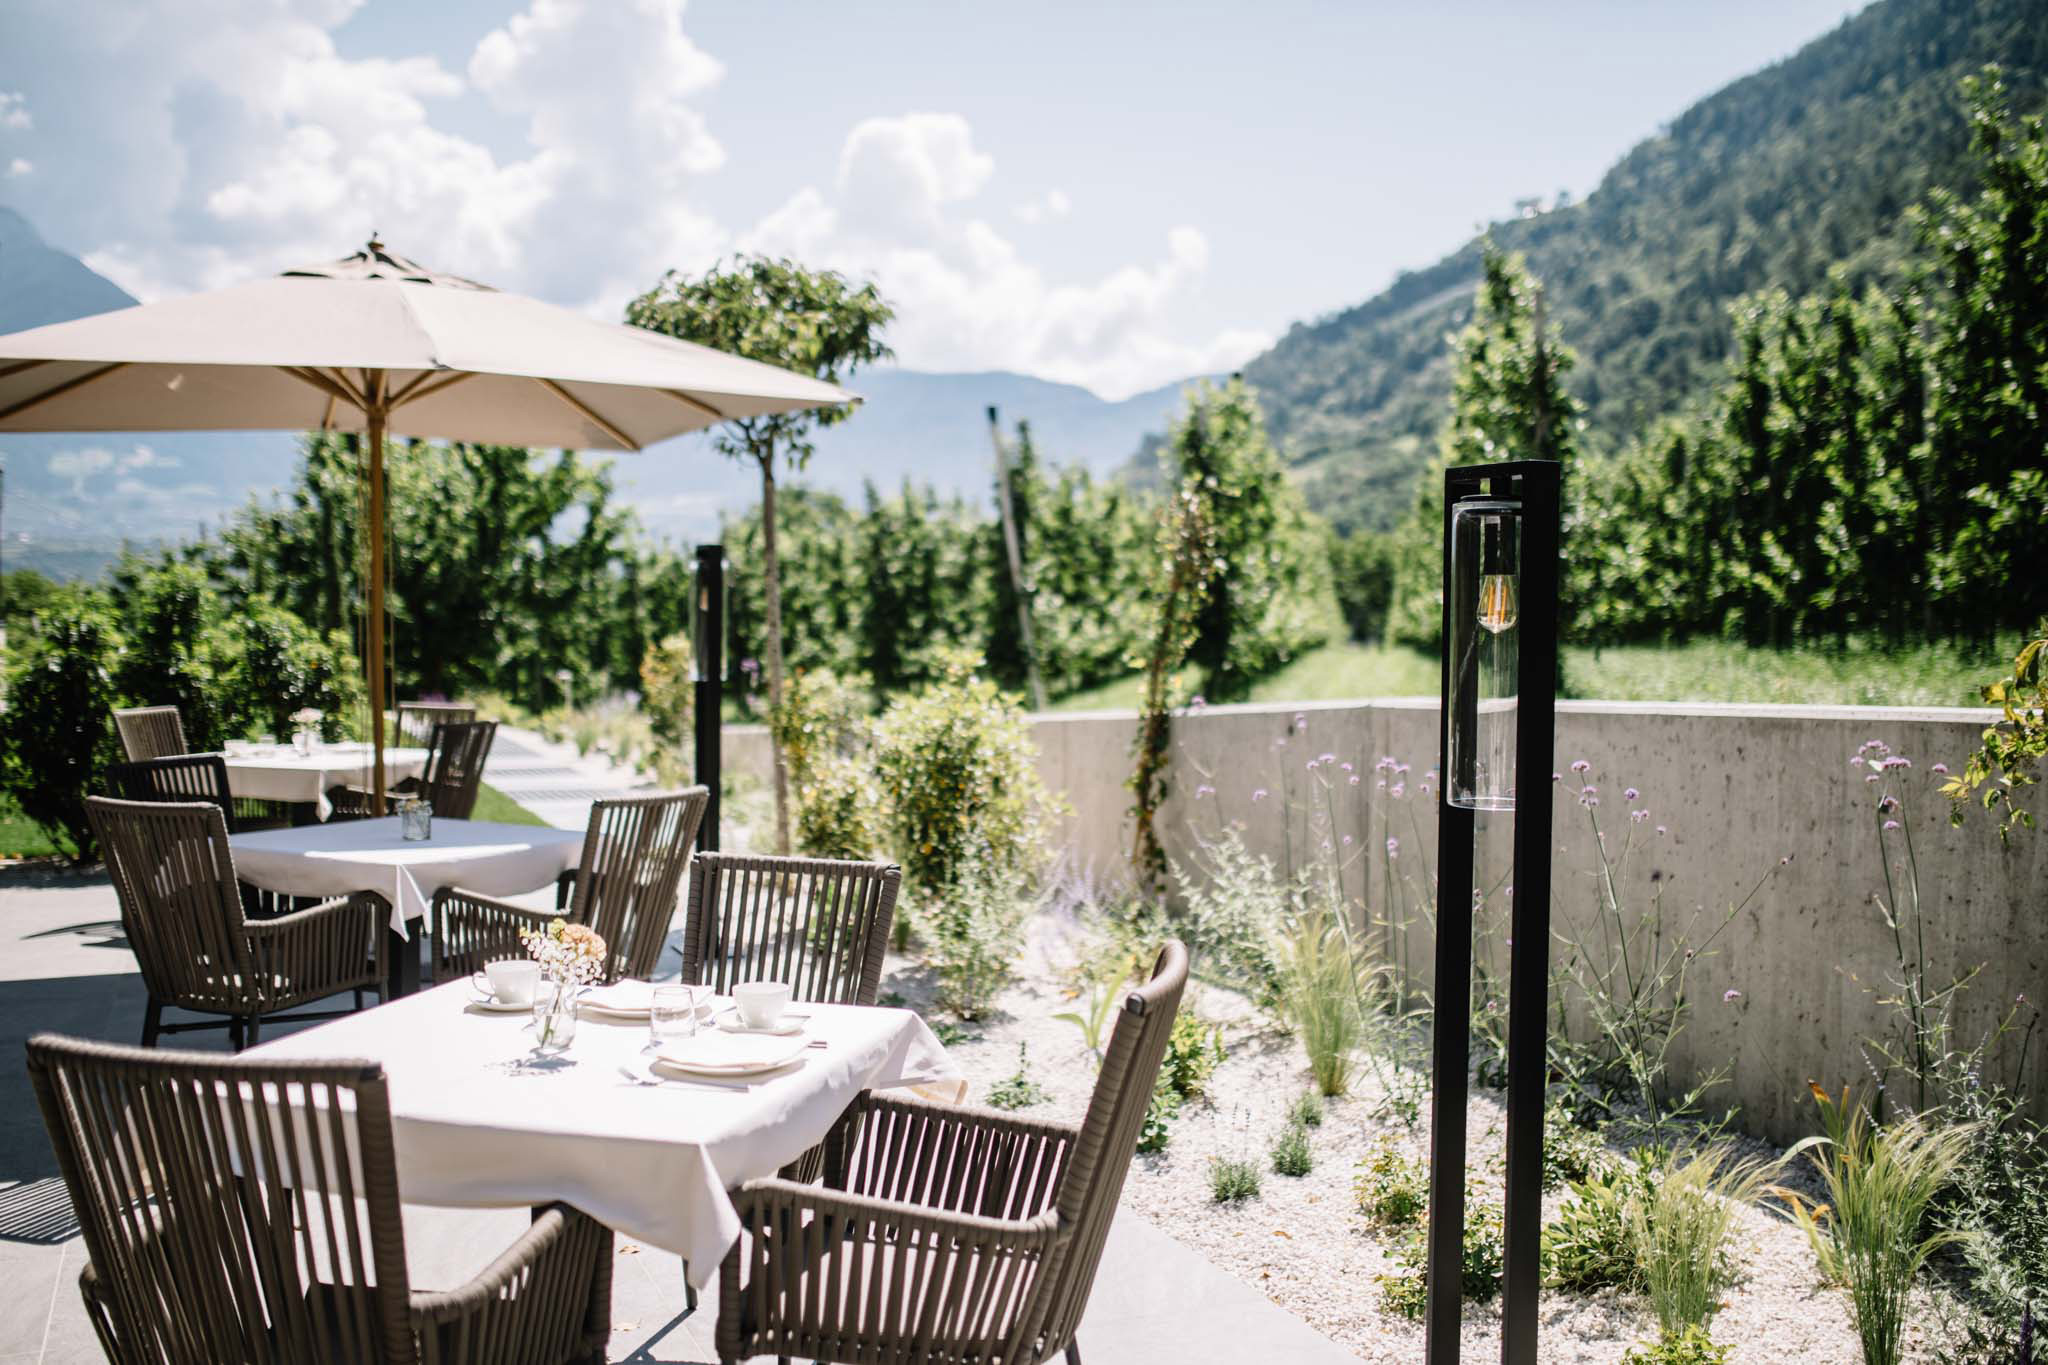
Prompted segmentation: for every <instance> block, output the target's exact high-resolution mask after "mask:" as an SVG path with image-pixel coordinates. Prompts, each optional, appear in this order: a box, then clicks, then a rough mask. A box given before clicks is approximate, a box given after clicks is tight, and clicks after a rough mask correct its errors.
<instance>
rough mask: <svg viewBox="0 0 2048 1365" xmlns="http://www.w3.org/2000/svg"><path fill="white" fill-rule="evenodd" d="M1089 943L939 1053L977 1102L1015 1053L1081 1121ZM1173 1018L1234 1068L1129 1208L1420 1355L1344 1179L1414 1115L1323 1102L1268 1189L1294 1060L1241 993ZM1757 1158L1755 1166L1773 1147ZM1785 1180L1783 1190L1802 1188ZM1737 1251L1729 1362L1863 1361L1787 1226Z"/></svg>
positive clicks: (1087, 1060) (1614, 1328) (1593, 1299)
mask: <svg viewBox="0 0 2048 1365" xmlns="http://www.w3.org/2000/svg"><path fill="white" fill-rule="evenodd" d="M1083 941H1084V940H1083V937H1082V935H1081V933H1080V930H1079V928H1078V926H1077V925H1076V923H1075V922H1074V921H1073V920H1072V919H1071V918H1070V917H1067V916H1064V915H1062V914H1061V913H1060V912H1058V911H1048V912H1045V913H1043V914H1041V915H1040V916H1039V917H1038V918H1037V919H1036V920H1034V922H1033V925H1032V933H1031V936H1030V943H1029V945H1028V947H1027V949H1026V952H1025V954H1024V956H1023V958H1022V960H1021V962H1020V965H1019V972H1018V978H1017V980H1016V982H1015V983H1014V984H1013V985H1012V986H1011V987H1010V988H1009V989H1008V990H1007V991H1005V992H1004V994H1003V996H1002V998H1001V1000H1000V1004H999V1008H998V1010H997V1011H996V1012H995V1013H994V1014H993V1015H992V1016H991V1017H990V1018H988V1019H986V1020H984V1021H981V1022H980V1023H978V1024H976V1025H973V1026H972V1027H971V1030H970V1032H969V1034H968V1036H966V1037H964V1038H962V1039H960V1040H959V1041H957V1042H955V1043H954V1044H953V1045H952V1047H951V1051H952V1054H953V1056H954V1057H955V1059H956V1060H957V1061H958V1062H959V1064H960V1067H961V1069H962V1070H963V1072H965V1074H966V1076H967V1078H968V1080H969V1082H970V1086H971V1089H970V1093H969V1101H970V1102H971V1103H977V1104H978V1103H982V1102H983V1099H984V1097H985V1096H986V1095H987V1093H988V1090H989V1088H990V1087H991V1086H993V1085H996V1084H997V1083H999V1082H1001V1081H1002V1080H1004V1079H1006V1078H1008V1077H1009V1076H1010V1075H1012V1074H1013V1073H1014V1072H1015V1071H1016V1070H1017V1058H1018V1047H1019V1045H1020V1044H1022V1045H1023V1046H1024V1047H1025V1048H1026V1049H1028V1054H1029V1058H1030V1074H1031V1077H1032V1079H1033V1080H1035V1081H1036V1082H1037V1083H1038V1084H1039V1085H1041V1086H1042V1087H1044V1088H1045V1090H1046V1091H1048V1092H1049V1098H1048V1099H1047V1101H1046V1102H1045V1103H1044V1104H1042V1105H1040V1106H1037V1107H1034V1108H1032V1109H1030V1110H1028V1111H1026V1112H1029V1113H1032V1114H1039V1115H1046V1116H1051V1117H1058V1118H1064V1119H1071V1120H1078V1119H1079V1118H1080V1117H1081V1114H1082V1112H1083V1110H1084V1109H1085V1108H1086V1105H1087V1101H1088V1095H1089V1091H1090V1089H1091V1087H1092V1086H1093V1084H1094V1077H1095V1063H1094V1059H1093V1057H1092V1056H1091V1055H1090V1053H1089V1052H1088V1049H1087V1048H1086V1046H1085V1045H1084V1044H1083V1042H1082V1039H1081V1032H1080V1030H1079V1029H1077V1028H1075V1027H1074V1026H1073V1025H1072V1024H1070V1023H1065V1022H1061V1021H1059V1020H1056V1019H1054V1018H1053V1017H1052V1016H1053V1015H1055V1014H1056V1013H1059V1012H1060V1011H1062V1010H1070V1009H1075V1008H1076V1005H1075V1004H1074V1002H1073V1001H1072V1000H1071V999H1069V998H1068V996H1067V995H1066V992H1065V990H1064V989H1063V982H1064V980H1065V979H1066V972H1067V970H1068V968H1069V967H1070V966H1071V964H1072V963H1073V962H1074V961H1075V960H1076V959H1077V958H1078V956H1079V953H1080V950H1081V947H1082V945H1083ZM890 967H891V968H892V970H891V972H890V974H889V976H888V977H887V978H886V979H885V981H884V983H883V989H884V990H885V991H886V992H893V993H894V994H895V995H897V996H899V997H901V998H902V999H903V1001H904V1002H905V1003H907V1004H910V1005H911V1006H912V1007H914V1008H921V1009H923V1008H927V1007H928V1006H929V1002H930V998H931V982H930V979H929V977H928V975H927V974H926V973H924V972H923V971H922V970H921V969H919V968H917V967H915V966H914V965H913V964H910V963H908V962H904V961H900V960H897V959H891V962H890ZM1181 1008H1182V1009H1183V1010H1187V1009H1193V1010H1194V1011H1195V1012H1196V1013H1197V1014H1199V1015H1200V1016H1201V1017H1202V1018H1204V1019H1207V1020H1211V1021H1213V1022H1217V1023H1220V1024H1222V1025H1223V1027H1224V1041H1225V1046H1226V1048H1227V1049H1228V1057H1227V1059H1226V1060H1225V1061H1224V1062H1223V1063H1222V1065H1221V1066H1219V1067H1218V1068H1217V1071H1216V1074H1215V1076H1214V1077H1213V1078H1212V1079H1211V1082H1210V1086H1209V1091H1210V1096H1211V1098H1210V1099H1208V1100H1203V1101H1196V1102H1194V1103H1191V1104H1189V1105H1187V1106H1185V1107H1184V1108H1183V1110H1182V1112H1181V1115H1180V1117H1178V1118H1177V1119H1175V1120H1174V1121H1173V1125H1172V1128H1173V1137H1172V1142H1171V1145H1170V1146H1169V1147H1168V1148H1167V1149H1166V1150H1165V1151H1164V1152H1160V1153H1156V1154H1151V1155H1140V1156H1138V1157H1137V1158H1136V1160H1135V1162H1134V1163H1133V1165H1132V1168H1131V1173H1130V1178H1129V1180H1128V1181H1127V1182H1126V1184H1125V1187H1124V1193H1123V1201H1122V1202H1123V1205H1124V1207H1125V1210H1126V1212H1127V1213H1134V1214H1136V1215H1137V1216H1139V1217H1142V1218H1145V1219H1148V1220H1150V1221H1151V1222H1152V1223H1154V1224H1155V1225H1157V1226H1158V1227H1159V1228H1160V1229H1161V1230H1163V1231H1165V1232H1166V1233H1167V1234H1168V1235H1170V1236H1172V1237H1173V1238H1175V1239H1176V1240H1178V1241H1180V1242H1182V1243H1184V1244H1185V1245H1187V1246H1189V1247H1191V1248H1193V1249H1194V1250H1196V1251H1198V1252H1199V1253H1201V1254H1202V1255H1203V1256H1204V1257H1206V1258H1207V1259H1208V1260H1210V1261H1211V1262H1213V1263H1214V1264H1215V1265H1217V1266H1219V1267H1221V1268H1223V1269H1224V1270H1226V1271H1228V1272H1230V1273H1231V1274H1233V1275H1235V1276H1237V1277H1238V1278H1239V1279H1241V1280H1244V1281H1245V1282H1247V1283H1249V1284H1251V1285H1253V1286H1255V1287H1256V1288H1258V1289H1259V1290H1260V1291H1261V1292H1263V1293H1264V1294H1265V1295H1266V1296H1267V1297H1268V1298H1270V1299H1272V1300H1273V1301H1274V1302H1275V1303H1277V1304H1279V1305H1281V1306H1282V1307H1284V1308H1286V1309H1287V1310H1288V1311H1289V1312H1291V1313H1293V1314H1295V1315H1296V1316H1297V1317H1300V1318H1301V1319H1303V1320H1304V1321H1306V1322H1308V1323H1309V1324H1310V1325H1311V1326H1313V1327H1315V1328H1316V1329H1317V1330H1318V1331H1320V1332H1322V1333H1323V1334H1325V1335H1326V1336H1328V1337H1330V1338H1332V1339H1333V1340H1335V1341H1338V1342H1341V1343H1342V1344H1343V1345H1345V1346H1346V1347H1348V1348H1350V1349H1351V1350H1352V1351H1354V1352H1356V1353H1357V1354H1358V1356H1359V1357H1360V1358H1361V1359H1365V1360H1370V1361H1387V1362H1395V1361H1399V1362H1404V1365H1405V1363H1406V1362H1412V1361H1415V1360H1417V1359H1419V1358H1420V1355H1421V1351H1422V1329H1421V1325H1420V1324H1419V1323H1415V1322H1410V1321H1408V1320H1406V1319H1404V1318H1402V1317H1400V1316H1398V1315H1396V1314H1393V1313H1390V1312H1387V1311H1385V1310H1383V1309H1382V1308H1381V1307H1380V1289H1379V1285H1378V1283H1377V1282H1376V1280H1375V1278H1374V1277H1375V1276H1377V1275H1380V1274H1383V1273H1389V1272H1392V1271H1393V1270H1395V1269H1396V1266H1395V1264H1394V1262H1393V1261H1392V1259H1391V1256H1390V1253H1391V1251H1392V1250H1393V1249H1394V1247H1395V1245H1396V1239H1397V1238H1398V1236H1399V1234H1394V1235H1388V1234H1385V1233H1381V1232H1378V1231H1376V1230H1375V1229H1374V1228H1372V1227H1371V1226H1369V1225H1368V1223H1367V1220H1366V1219H1365V1217H1364V1216H1363V1215H1362V1214H1361V1213H1360V1212H1359V1211H1358V1208H1357V1205H1356V1203H1355V1200H1354V1198H1353V1194H1352V1178H1353V1174H1354V1169H1355V1167H1356V1166H1357V1165H1358V1163H1359V1161H1360V1160H1361V1158H1363V1157H1364V1156H1365V1155H1366V1153H1367V1152H1368V1151H1370V1150H1371V1149H1372V1148H1373V1147H1374V1146H1375V1145H1376V1144H1377V1143H1378V1142H1380V1141H1381V1140H1383V1139H1384V1138H1386V1137H1388V1136H1392V1137H1393V1138H1394V1139H1395V1140H1396V1141H1398V1142H1400V1143H1402V1144H1403V1145H1404V1146H1405V1148H1406V1149H1407V1151H1408V1152H1409V1153H1410V1154H1411V1155H1413V1156H1416V1157H1418V1158H1419V1157H1422V1156H1423V1155H1424V1154H1425V1153H1426V1150H1427V1144H1428V1119H1427V1104H1426V1102H1425V1104H1424V1115H1423V1118H1422V1121H1421V1122H1420V1123H1419V1124H1418V1125H1417V1126H1416V1128H1415V1129H1414V1130H1413V1131H1412V1132H1411V1131H1410V1130H1409V1129H1408V1128H1407V1127H1405V1126H1404V1125H1403V1124H1402V1123H1401V1121H1400V1120H1399V1119H1398V1118H1394V1117H1390V1116H1376V1111H1380V1110H1382V1108H1383V1105H1382V1100H1383V1098H1384V1096H1383V1092H1382V1091H1381V1090H1380V1089H1379V1087H1378V1086H1377V1084H1376V1082H1375V1081H1374V1079H1373V1078H1372V1077H1371V1075H1370V1074H1367V1075H1364V1076H1361V1077H1360V1079H1359V1081H1358V1082H1357V1084H1356V1086H1355V1089H1356V1091H1357V1093H1356V1094H1354V1095H1351V1096H1348V1097H1346V1098H1343V1099H1339V1100H1332V1101H1329V1102H1328V1106H1327V1109H1326V1112H1325V1116H1324V1120H1323V1123H1322V1126H1321V1127H1320V1128H1316V1129H1311V1130H1310V1141H1311V1146H1312V1149H1313V1152H1314V1161H1315V1164H1314V1169H1313V1170H1312V1171H1311V1172H1310V1174H1309V1175H1307V1176H1305V1177H1302V1178H1299V1179H1290V1178H1287V1177H1284V1176H1280V1175H1276V1174H1274V1172H1273V1171H1272V1168H1271V1162H1270V1160H1269V1158H1268V1148H1269V1146H1270V1145H1271V1141H1272V1139H1273V1137H1274V1136H1275V1135H1276V1134H1277V1133H1278V1132H1279V1131H1280V1129H1281V1126H1282V1124H1283V1121H1284V1116H1285V1114H1286V1111H1287V1109H1288V1106H1289V1105H1290V1104H1291V1103H1292V1102H1293V1101H1294V1099H1295V1097H1296V1096H1298V1095H1299V1094H1301V1093H1302V1092H1303V1091H1304V1090H1306V1089H1308V1088H1309V1084H1310V1081H1309V1075H1308V1063H1307V1058H1306V1055H1305V1054H1304V1053H1303V1052H1302V1050H1301V1047H1300V1045H1299V1044H1298V1043H1296V1042H1295V1040H1294V1039H1293V1038H1291V1037H1289V1036H1287V1035H1286V1034H1284V1033H1281V1032H1279V1031H1277V1030H1275V1029H1274V1028H1273V1027H1272V1026H1271V1025H1270V1023H1269V1021H1267V1020H1266V1019H1265V1018H1264V1017H1263V1016H1262V1015H1261V1014H1260V1013H1259V1012H1258V1011H1257V1010H1256V1009H1254V1008H1253V1007H1252V1006H1251V1004H1250V1003H1249V1002H1248V1001H1247V1000H1246V999H1245V998H1244V997H1242V996H1240V995H1237V994H1235V993H1232V992H1229V991H1225V990H1221V989H1218V988H1215V987H1210V986H1204V985H1202V984H1200V983H1197V982H1190V983H1189V988H1188V994H1187V997H1186V998H1185V999H1184V1000H1183V1003H1182V1006H1181ZM1504 1119H1505V1110H1504V1106H1503V1104H1502V1103H1501V1102H1500V1097H1498V1096H1496V1095H1495V1094H1493V1093H1492V1092H1490V1091H1479V1092H1477V1093H1476V1094H1475V1095H1474V1097H1473V1099H1472V1102H1471V1111H1470V1134H1471V1153H1472V1158H1473V1161H1474V1169H1475V1170H1476V1171H1481V1172H1485V1171H1488V1170H1489V1169H1492V1170H1497V1166H1496V1165H1495V1163H1497V1162H1498V1160H1499V1156H1500V1148H1501V1144H1502V1131H1503V1126H1504ZM1751 1145H1752V1146H1754V1148H1755V1150H1757V1151H1759V1152H1764V1151H1770V1150H1772V1149H1768V1148H1765V1147H1764V1146H1763V1145H1762V1144H1751ZM1217 1157H1226V1158H1228V1157H1242V1158H1244V1159H1246V1160H1250V1161H1252V1162H1254V1163H1256V1164H1257V1166H1258V1168H1259V1170H1260V1171H1261V1180H1262V1188H1261V1191H1260V1194H1259V1196H1258V1197H1257V1198H1255V1199H1251V1200H1248V1201H1245V1202H1243V1203H1241V1204H1237V1205H1233V1206H1223V1205H1218V1204H1216V1203H1214V1202H1213V1201H1212V1199H1211V1196H1210V1192H1209V1170H1210V1164H1211V1160H1212V1158H1217ZM1803 1164H1804V1163H1803V1161H1802V1163H1801V1165H1802V1166H1803ZM1787 1174H1788V1177H1790V1178H1788V1179H1787V1180H1786V1183H1787V1184H1792V1185H1795V1186H1797V1185H1798V1184H1801V1183H1804V1182H1803V1181H1801V1180H1800V1179H1799V1178H1798V1176H1797V1175H1796V1174H1794V1173H1792V1172H1789V1171H1788V1173H1787ZM1477 1178H1479V1179H1483V1178H1491V1179H1492V1180H1494V1182H1495V1185H1494V1188H1495V1189H1496V1190H1497V1189H1498V1183H1497V1182H1498V1176H1497V1175H1492V1176H1491V1177H1488V1176H1484V1175H1482V1176H1479V1177H1477ZM1475 1183H1476V1181H1475ZM1496 1197H1497V1196H1496ZM1556 1206H1557V1197H1556V1196H1555V1195H1552V1196H1549V1197H1547V1198H1546V1201H1545V1214H1546V1216H1548V1215H1550V1214H1553V1213H1554V1212H1555V1211H1556ZM1737 1249H1738V1252H1739V1255H1740V1261H1741V1266H1742V1272H1743V1278H1742V1280H1741V1282H1740V1283H1738V1284H1737V1285H1736V1286H1734V1288H1733V1289H1731V1291H1730V1292H1729V1296H1728V1299H1727V1300H1726V1304H1725V1306H1724V1307H1723V1308H1722V1310H1721V1312H1720V1314H1719V1315H1718V1316H1717V1317H1716V1318H1715V1320H1714V1324H1713V1328H1712V1330H1713V1335H1714V1338H1715V1340H1717V1341H1720V1342H1722V1343H1724V1344H1727V1345H1730V1346H1732V1347H1733V1348H1734V1351H1733V1356H1732V1358H1733V1359H1734V1360H1736V1361H1745V1362H1748V1361H1754V1362H1770V1363H1771V1365H1781V1363H1782V1365H1789V1363H1790V1362H1802V1363H1803V1365H1859V1362H1860V1361H1861V1359H1862V1356H1861V1351H1860V1349H1859V1347H1858V1344H1857V1340H1856V1334H1855V1331H1854V1329H1853V1328H1852V1326H1851V1324H1850V1320H1849V1315H1848V1310H1847V1306H1846V1302H1845V1299H1844V1296H1843V1295H1842V1294H1841V1293H1840V1292H1838V1291H1834V1290H1829V1289H1826V1288H1824V1287H1823V1286H1822V1285H1821V1283H1820V1278H1819V1275H1818V1272H1817V1270H1816V1267H1815V1264H1814V1260H1813V1255H1812V1253H1811V1251H1810V1250H1809V1249H1808V1247H1807V1245H1806V1240H1805V1237H1804V1235H1803V1234H1801V1233H1800V1231H1799V1230H1798V1228H1797V1227H1795V1226H1794V1225H1793V1224H1791V1223H1790V1222H1789V1221H1787V1220H1786V1219H1784V1218H1783V1217H1781V1216H1778V1215H1776V1214H1774V1213H1771V1212H1768V1211H1764V1210H1755V1209H1752V1210H1746V1211H1745V1212H1744V1213H1743V1214H1742V1215H1741V1237H1740V1241H1739V1244H1738V1248H1737ZM1923 1316H1924V1315H1923ZM1539 1317H1540V1321H1541V1324H1542V1327H1541V1337H1542V1352H1541V1358H1542V1359H1543V1360H1545V1361H1557V1362H1574V1363H1577V1362H1587V1363H1591V1362H1613V1361H1617V1360H1619V1359H1620V1357H1621V1355H1622V1353H1623V1352H1624V1351H1625V1350H1627V1349H1628V1347H1629V1346H1630V1345H1632V1344H1634V1343H1636V1342H1638V1341H1641V1340H1643V1339H1645V1338H1648V1337H1652V1336H1654V1335H1655V1330H1656V1318H1655V1315H1654V1314H1653V1313H1652V1312H1651V1311H1650V1308H1649V1304H1648V1302H1647V1301H1646V1300H1644V1299H1642V1298H1640V1297H1636V1296H1627V1295H1622V1294H1619V1293H1617V1292H1615V1291H1611V1290H1610V1291H1604V1292H1602V1293H1599V1294H1594V1295H1578V1294H1566V1293H1562V1292H1555V1291H1545V1293H1544V1295H1543V1298H1542V1302H1541V1306H1540V1309H1539ZM1499 1323H1500V1314H1499V1311H1498V1304H1497V1303H1496V1304H1487V1305H1467V1307H1466V1310H1465V1327H1464V1336H1465V1354H1466V1358H1467V1359H1469V1360H1482V1359H1488V1358H1491V1357H1492V1356H1494V1355H1495V1354H1497V1352H1498V1350H1499V1347H1498V1344H1497V1343H1498V1332H1499ZM1916 1325H1917V1324H1916ZM1929 1358H1931V1357H1930V1356H1929V1354H1928V1351H1927V1349H1926V1342H1925V1340H1924V1333H1923V1332H1918V1331H1916V1332H1913V1333H1911V1334H1909V1342H1908V1359H1910V1360H1924V1359H1929Z"/></svg>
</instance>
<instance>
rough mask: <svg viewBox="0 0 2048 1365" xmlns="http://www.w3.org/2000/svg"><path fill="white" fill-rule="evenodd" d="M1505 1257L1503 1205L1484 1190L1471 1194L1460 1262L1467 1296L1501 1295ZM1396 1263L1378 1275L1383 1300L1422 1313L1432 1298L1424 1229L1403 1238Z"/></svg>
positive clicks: (1486, 1299) (1475, 1299)
mask: <svg viewBox="0 0 2048 1365" xmlns="http://www.w3.org/2000/svg"><path fill="white" fill-rule="evenodd" d="M1479 1193H1480V1192H1478V1191H1475V1192H1474V1194H1479ZM1505 1259H1506V1250H1505V1246H1504V1243H1503V1234H1502V1231H1501V1218H1500V1210H1499V1209H1497V1208H1494V1207H1493V1206H1492V1203H1491V1201H1490V1200H1488V1199H1486V1198H1485V1197H1484V1196H1483V1195H1482V1196H1481V1197H1480V1198H1479V1199H1477V1200H1476V1201H1472V1200H1470V1199H1468V1202H1467V1203H1466V1205H1465V1232H1464V1240H1463V1243H1462V1254H1461V1255H1460V1257H1459V1265H1458V1270H1459V1281H1460V1284H1461V1286H1462V1288H1463V1290H1464V1297H1465V1299H1466V1301H1467V1302H1470V1303H1490V1302H1492V1301H1493V1300H1494V1299H1496V1298H1499V1297H1500V1280H1501V1270H1502V1267H1503V1265H1504V1263H1505ZM1394 1263H1395V1265H1396V1266H1397V1267H1398V1269H1396V1271H1395V1272H1394V1273H1393V1274H1391V1275H1381V1276H1379V1283H1380V1301H1381V1302H1382V1303H1384V1304H1385V1305H1386V1307H1387V1309H1388V1311H1389V1312H1393V1313H1398V1314H1400V1315H1401V1316H1402V1317H1404V1318H1420V1317H1421V1316H1422V1312H1423V1309H1424V1308H1426V1307H1427V1306H1428V1304H1429V1282H1428V1271H1429V1253H1428V1248H1427V1246H1426V1245H1425V1243H1424V1241H1423V1238H1422V1235H1421V1234H1420V1233H1416V1234H1415V1235H1413V1236H1411V1237H1409V1238H1408V1239H1407V1240H1406V1241H1405V1242H1403V1243H1402V1244H1401V1247H1400V1248H1399V1250H1397V1251H1396V1252H1395V1253H1394Z"/></svg>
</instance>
